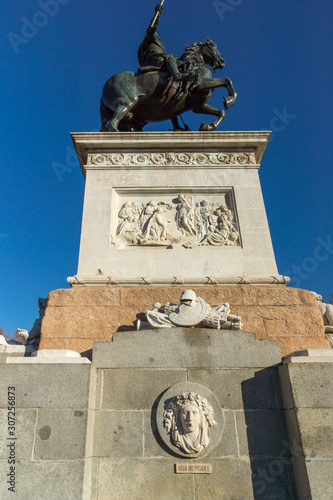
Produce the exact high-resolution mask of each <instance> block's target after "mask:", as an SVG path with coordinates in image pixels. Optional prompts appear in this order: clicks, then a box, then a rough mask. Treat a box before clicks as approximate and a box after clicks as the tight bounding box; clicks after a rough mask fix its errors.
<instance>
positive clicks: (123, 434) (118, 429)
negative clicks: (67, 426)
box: [94, 410, 143, 459]
mask: <svg viewBox="0 0 333 500" xmlns="http://www.w3.org/2000/svg"><path fill="white" fill-rule="evenodd" d="M94 455H95V456H98V457H119V458H122V459H123V458H124V457H142V456H143V412H142V411H103V410H102V411H100V412H98V413H97V415H96V418H95V435H94Z"/></svg>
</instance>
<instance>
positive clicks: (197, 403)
mask: <svg viewBox="0 0 333 500" xmlns="http://www.w3.org/2000/svg"><path fill="white" fill-rule="evenodd" d="M215 425H216V422H215V420H214V414H213V409H212V408H211V406H210V405H209V404H208V402H207V400H206V399H205V398H203V397H202V396H200V395H199V394H195V393H193V392H190V393H183V394H178V395H177V396H175V397H173V398H172V399H171V401H170V402H169V404H168V406H167V408H166V410H165V412H164V426H165V428H166V430H167V432H168V433H169V434H170V439H171V442H172V443H173V445H174V446H177V448H179V449H180V450H181V451H182V452H183V453H190V454H194V453H200V452H201V451H202V450H204V449H205V448H207V446H208V445H209V444H210V438H209V427H214V426H215Z"/></svg>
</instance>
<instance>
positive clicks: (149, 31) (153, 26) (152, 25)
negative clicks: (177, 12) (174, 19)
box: [147, 0, 164, 35]
mask: <svg viewBox="0 0 333 500" xmlns="http://www.w3.org/2000/svg"><path fill="white" fill-rule="evenodd" d="M163 3H164V0H162V1H161V3H159V4H158V5H156V7H155V15H154V17H153V19H152V20H151V21H150V25H149V27H148V29H147V35H153V34H154V33H156V30H157V27H158V25H159V22H160V19H161V14H162V12H163Z"/></svg>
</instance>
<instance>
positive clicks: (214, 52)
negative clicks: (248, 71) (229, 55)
mask: <svg viewBox="0 0 333 500" xmlns="http://www.w3.org/2000/svg"><path fill="white" fill-rule="evenodd" d="M201 52H202V57H203V58H204V61H205V63H206V64H209V66H210V67H211V68H213V69H214V70H216V69H222V68H224V66H225V60H224V59H223V57H222V56H221V54H220V52H219V51H218V48H217V45H216V43H214V42H213V40H211V39H210V38H207V39H206V41H205V42H204V43H203V44H202V49H201Z"/></svg>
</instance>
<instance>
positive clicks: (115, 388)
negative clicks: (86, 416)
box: [97, 369, 187, 410]
mask: <svg viewBox="0 0 333 500" xmlns="http://www.w3.org/2000/svg"><path fill="white" fill-rule="evenodd" d="M186 376H187V373H186V370H139V369H137V370H135V369H132V370H125V369H113V370H112V369H111V370H103V372H102V371H101V370H99V373H98V377H99V378H102V379H103V383H102V384H103V387H102V394H101V397H100V398H98V399H97V407H101V408H103V409H110V410H150V409H151V408H152V406H153V404H154V402H155V400H156V398H157V397H158V396H160V394H161V393H162V392H164V391H166V390H167V389H168V388H169V387H171V386H172V385H174V384H177V383H178V382H183V381H184V382H185V381H186Z"/></svg>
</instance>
